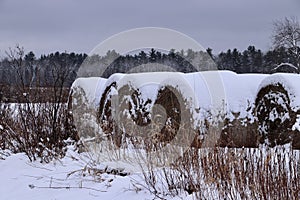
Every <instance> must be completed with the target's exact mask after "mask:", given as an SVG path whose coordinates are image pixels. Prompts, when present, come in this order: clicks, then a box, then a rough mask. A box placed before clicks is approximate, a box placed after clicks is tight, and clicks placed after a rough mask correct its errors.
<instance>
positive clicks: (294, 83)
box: [254, 74, 300, 146]
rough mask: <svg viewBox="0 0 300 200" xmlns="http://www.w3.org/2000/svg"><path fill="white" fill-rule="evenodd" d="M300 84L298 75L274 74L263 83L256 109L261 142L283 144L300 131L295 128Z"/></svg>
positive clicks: (299, 104)
mask: <svg viewBox="0 0 300 200" xmlns="http://www.w3.org/2000/svg"><path fill="white" fill-rule="evenodd" d="M299 83H300V77H299V75H295V74H274V75H271V76H269V77H267V78H265V79H264V80H263V81H262V82H261V84H260V87H259V89H258V93H257V96H256V100H255V109H254V114H255V116H256V117H257V121H258V131H259V133H260V136H261V138H260V143H267V144H268V145H270V146H275V145H282V144H286V143H289V142H291V141H293V140H294V138H295V134H299V132H297V131H295V128H294V127H295V126H294V125H295V123H296V117H297V113H298V112H299V106H300V88H299ZM294 144H296V143H295V142H294Z"/></svg>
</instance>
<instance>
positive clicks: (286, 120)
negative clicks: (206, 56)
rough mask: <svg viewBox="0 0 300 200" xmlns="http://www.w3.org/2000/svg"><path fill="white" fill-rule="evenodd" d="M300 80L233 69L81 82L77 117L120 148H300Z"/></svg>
mask: <svg viewBox="0 0 300 200" xmlns="http://www.w3.org/2000/svg"><path fill="white" fill-rule="evenodd" d="M174 74H175V75H174ZM299 83H300V76H299V75H291V74H274V75H263V74H242V75H238V74H235V73H233V72H229V71H214V72H198V73H190V74H182V73H167V72H166V73H163V72H160V73H141V74H130V75H125V74H115V75H112V76H111V77H110V78H108V79H103V78H81V79H77V80H76V81H75V83H74V84H73V96H74V97H75V100H74V98H73V102H75V103H73V110H74V111H73V114H74V118H77V120H76V119H75V121H76V123H77V124H80V127H81V128H82V130H79V132H82V133H81V136H83V137H84V138H85V137H91V138H93V137H94V138H103V137H104V138H109V139H111V140H113V141H114V143H115V145H116V146H122V145H123V144H125V143H126V144H127V142H128V141H132V143H133V144H134V145H139V144H141V145H144V146H145V145H146V146H147V144H157V145H165V144H166V143H176V144H178V145H180V143H181V144H184V145H192V146H195V147H201V146H203V145H204V144H206V143H207V141H208V140H213V142H211V144H213V145H218V146H229V147H242V146H244V147H257V146H258V145H260V144H263V143H265V144H268V145H269V146H275V145H282V144H286V143H291V144H292V145H293V147H294V148H300V141H299V140H300V124H299V123H300V111H299V110H300V109H299V106H300V89H298V88H299V87H298V85H299ZM76 91H77V92H76ZM78 91H81V94H80V95H78V93H79V92H78ZM76 93H77V94H76ZM82 94H83V95H84V96H85V98H82ZM76 96H77V98H76ZM79 97H80V98H79ZM79 99H80V101H79ZM82 101H83V102H82ZM75 115H77V117H76V116H75ZM88 116H89V117H88ZM91 116H92V117H91ZM298 117H299V119H298ZM83 120H85V121H83ZM86 120H91V121H92V122H91V121H89V122H88V123H87V121H86ZM86 126H88V129H87V128H86ZM83 127H84V128H83ZM91 127H92V128H91ZM77 129H80V128H78V127H77ZM87 132H88V133H87ZM91 132H93V133H91ZM100 136H101V137H100ZM209 138H210V139H209ZM149 148H152V147H149Z"/></svg>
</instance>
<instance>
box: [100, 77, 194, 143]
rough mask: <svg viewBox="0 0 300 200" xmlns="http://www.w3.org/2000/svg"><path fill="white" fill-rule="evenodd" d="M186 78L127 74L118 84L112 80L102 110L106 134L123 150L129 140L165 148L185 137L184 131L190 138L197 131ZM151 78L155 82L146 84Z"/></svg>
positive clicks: (105, 91) (106, 89) (104, 95)
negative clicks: (193, 131) (191, 132)
mask: <svg viewBox="0 0 300 200" xmlns="http://www.w3.org/2000/svg"><path fill="white" fill-rule="evenodd" d="M172 75H174V74H172ZM183 76H184V75H183V74H181V73H178V74H176V75H175V76H174V77H173V78H167V79H166V77H170V74H168V73H156V74H149V73H148V74H146V73H145V74H130V75H126V77H122V78H120V79H119V80H116V81H111V80H110V79H111V78H109V79H108V81H107V83H106V85H107V86H106V88H105V89H104V91H103V93H102V97H101V99H100V104H99V109H98V122H99V124H100V126H101V128H102V130H103V132H104V133H105V134H106V135H107V136H112V139H113V141H114V142H115V144H116V145H117V146H119V147H120V146H121V145H122V144H124V143H126V139H130V140H131V141H135V143H136V144H137V143H143V144H145V143H147V142H148V143H152V144H159V145H164V144H166V143H168V142H170V141H172V140H173V139H174V137H175V136H178V135H179V136H182V135H183V134H178V133H179V132H180V131H181V132H182V131H183V130H182V129H186V130H185V135H187V137H189V136H188V135H189V133H188V130H191V129H193V130H194V129H195V127H194V123H193V114H192V110H193V109H194V108H193V107H191V104H189V103H188V102H189V100H191V98H193V97H192V96H191V94H189V93H191V92H192V91H191V90H190V88H189V84H188V83H187V82H186V80H185V79H184V78H183ZM153 77H155V78H156V79H155V78H153ZM149 78H151V80H152V81H149V82H147V81H145V80H149ZM180 79H181V81H185V83H183V82H181V81H180ZM183 91H184V92H183ZM183 93H185V94H186V95H183ZM141 139H142V140H143V142H141ZM181 139H183V138H181ZM185 139H187V138H185ZM189 139H190V138H189ZM177 140H178V138H177ZM190 140H192V139H190ZM181 142H182V140H181ZM191 142H192V141H191ZM191 142H190V143H191Z"/></svg>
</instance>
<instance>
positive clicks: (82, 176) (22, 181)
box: [0, 152, 192, 200]
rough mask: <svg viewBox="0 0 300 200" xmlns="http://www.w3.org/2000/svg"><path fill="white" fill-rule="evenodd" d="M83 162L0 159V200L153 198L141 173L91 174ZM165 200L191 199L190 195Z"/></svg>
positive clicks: (71, 158)
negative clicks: (44, 162) (46, 162)
mask: <svg viewBox="0 0 300 200" xmlns="http://www.w3.org/2000/svg"><path fill="white" fill-rule="evenodd" d="M84 160H85V159H84V158H82V157H81V156H79V155H78V154H76V153H74V152H69V153H68V154H67V156H66V157H65V158H63V159H61V160H56V161H53V162H51V163H48V164H42V163H39V162H33V163H31V162H29V160H28V158H27V157H26V155H25V154H23V153H22V154H15V155H11V156H9V157H7V158H6V159H5V160H0V176H1V179H0V185H1V187H0V194H1V195H0V199H1V200H6V199H7V200H8V199H9V200H11V199H16V200H17V199H22V200H26V199H30V200H34V199H37V200H40V199H45V200H47V199H49V200H66V199H72V200H77V199H80V200H83V199H114V200H117V199H122V200H125V199H133V200H134V199H137V200H140V199H154V198H155V196H154V195H153V194H150V193H149V192H148V190H146V188H144V186H145V184H144V183H143V179H142V176H141V174H139V173H136V174H132V175H129V176H125V177H122V176H115V175H111V174H106V173H104V174H101V175H97V176H95V175H92V172H91V171H89V170H87V169H85V167H86V166H87V164H86V162H85V161H84ZM166 199H192V197H190V196H181V198H180V197H171V196H169V197H166Z"/></svg>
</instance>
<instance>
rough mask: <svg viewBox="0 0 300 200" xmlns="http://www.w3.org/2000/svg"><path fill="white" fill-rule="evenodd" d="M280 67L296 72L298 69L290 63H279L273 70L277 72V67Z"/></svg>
mask: <svg viewBox="0 0 300 200" xmlns="http://www.w3.org/2000/svg"><path fill="white" fill-rule="evenodd" d="M282 66H289V67H291V68H293V69H295V70H297V71H298V68H297V67H295V65H293V64H292V63H280V64H279V65H278V66H277V67H275V68H274V69H273V70H277V69H278V68H279V67H282Z"/></svg>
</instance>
